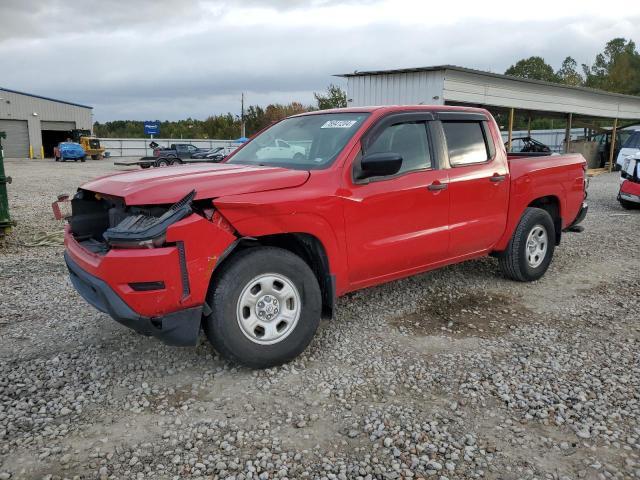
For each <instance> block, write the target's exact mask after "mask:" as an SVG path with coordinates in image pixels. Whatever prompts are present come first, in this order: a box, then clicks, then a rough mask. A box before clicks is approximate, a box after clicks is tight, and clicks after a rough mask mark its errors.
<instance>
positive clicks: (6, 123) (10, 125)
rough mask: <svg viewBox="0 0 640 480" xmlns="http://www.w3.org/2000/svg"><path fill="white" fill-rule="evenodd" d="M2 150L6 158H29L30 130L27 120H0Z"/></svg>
mask: <svg viewBox="0 0 640 480" xmlns="http://www.w3.org/2000/svg"><path fill="white" fill-rule="evenodd" d="M0 132H5V133H6V134H7V138H4V139H2V149H3V151H4V156H5V157H6V158H27V157H28V156H29V129H28V126H27V121H26V120H0Z"/></svg>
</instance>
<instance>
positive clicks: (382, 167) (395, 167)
mask: <svg viewBox="0 0 640 480" xmlns="http://www.w3.org/2000/svg"><path fill="white" fill-rule="evenodd" d="M400 167H402V155H400V154H399V153H394V152H381V153H369V154H367V155H365V156H363V157H362V159H361V160H360V175H359V176H358V178H359V179H361V180H362V179H365V178H370V177H384V176H387V175H395V174H396V173H398V172H399V171H400Z"/></svg>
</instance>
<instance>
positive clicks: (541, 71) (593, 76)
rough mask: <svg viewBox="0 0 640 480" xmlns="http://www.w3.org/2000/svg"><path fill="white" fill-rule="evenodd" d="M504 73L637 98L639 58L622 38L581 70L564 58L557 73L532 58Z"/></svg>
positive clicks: (608, 44) (571, 58) (611, 42)
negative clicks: (635, 96)
mask: <svg viewBox="0 0 640 480" xmlns="http://www.w3.org/2000/svg"><path fill="white" fill-rule="evenodd" d="M504 73H505V74H506V75H513V76H516V77H522V78H531V79H534V80H545V81H547V82H554V83H561V84H564V85H572V86H580V87H591V88H597V89H600V90H605V91H607V92H616V93H624V94H627V95H640V54H639V53H638V51H637V50H636V44H635V42H634V41H633V40H627V39H625V38H614V39H613V40H609V41H608V42H607V44H606V45H605V47H604V49H603V51H602V52H600V53H598V54H597V55H596V57H595V59H594V61H593V63H591V64H585V63H583V64H582V65H581V67H580V68H579V67H578V62H576V60H575V59H574V58H573V57H571V56H568V57H566V58H565V59H564V61H563V62H562V64H561V65H560V68H558V69H557V70H554V69H553V67H552V66H551V65H549V64H548V63H547V62H546V61H545V60H544V58H542V57H538V56H533V57H529V58H523V59H522V60H519V61H517V62H516V63H515V64H514V65H511V66H510V67H509V68H507V70H506V71H505V72H504Z"/></svg>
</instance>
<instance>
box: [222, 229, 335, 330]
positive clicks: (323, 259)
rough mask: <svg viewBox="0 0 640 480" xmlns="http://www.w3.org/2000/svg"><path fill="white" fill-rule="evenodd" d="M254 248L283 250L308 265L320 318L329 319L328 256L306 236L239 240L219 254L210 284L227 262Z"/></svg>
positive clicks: (331, 278) (332, 298) (331, 290)
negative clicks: (315, 286)
mask: <svg viewBox="0 0 640 480" xmlns="http://www.w3.org/2000/svg"><path fill="white" fill-rule="evenodd" d="M256 247H277V248H282V249H283V250H287V251H289V252H291V253H293V254H295V255H297V256H298V257H300V258H302V260H304V262H305V263H306V264H307V265H309V267H310V268H311V270H312V272H313V273H314V275H315V277H316V279H317V280H318V285H319V286H320V292H321V294H322V316H323V317H325V318H332V317H333V313H334V310H335V301H336V296H337V295H336V280H335V275H333V274H332V273H331V269H330V266H329V257H328V255H327V251H326V249H325V247H324V245H323V244H322V242H321V241H320V240H319V239H318V238H317V237H315V236H314V235H311V234H309V233H303V232H297V233H276V234H269V235H262V236H258V237H240V238H238V240H236V241H235V242H233V243H232V244H231V245H229V247H227V249H226V250H225V251H224V252H223V253H222V254H221V255H220V258H219V260H218V262H217V263H216V266H215V268H214V269H213V272H212V275H211V282H213V281H215V277H216V274H217V273H218V272H219V270H220V268H221V267H222V266H223V265H225V264H226V263H227V262H230V261H232V260H233V257H234V255H235V254H237V253H239V252H240V251H243V250H246V249H250V248H256Z"/></svg>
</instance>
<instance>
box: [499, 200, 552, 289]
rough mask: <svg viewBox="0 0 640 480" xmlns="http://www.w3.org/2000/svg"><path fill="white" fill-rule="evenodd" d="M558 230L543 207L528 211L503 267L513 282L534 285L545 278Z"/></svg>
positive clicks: (505, 256)
mask: <svg viewBox="0 0 640 480" xmlns="http://www.w3.org/2000/svg"><path fill="white" fill-rule="evenodd" d="M555 238H556V233H555V227H554V224H553V219H552V218H551V215H549V213H548V212H547V211H546V210H542V209H541V208H527V209H526V210H525V211H524V214H523V215H522V218H521V219H520V222H519V223H518V226H517V227H516V230H515V232H514V233H513V237H511V241H510V242H509V246H508V247H507V250H505V251H504V252H503V253H502V255H501V256H500V267H501V269H502V271H503V272H504V274H505V275H506V276H507V277H509V278H511V279H512V280H517V281H520V282H531V281H534V280H538V279H539V278H540V277H542V276H543V275H544V274H545V272H546V271H547V269H548V268H549V264H550V263H551V259H552V258H553V251H554V249H555Z"/></svg>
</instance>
